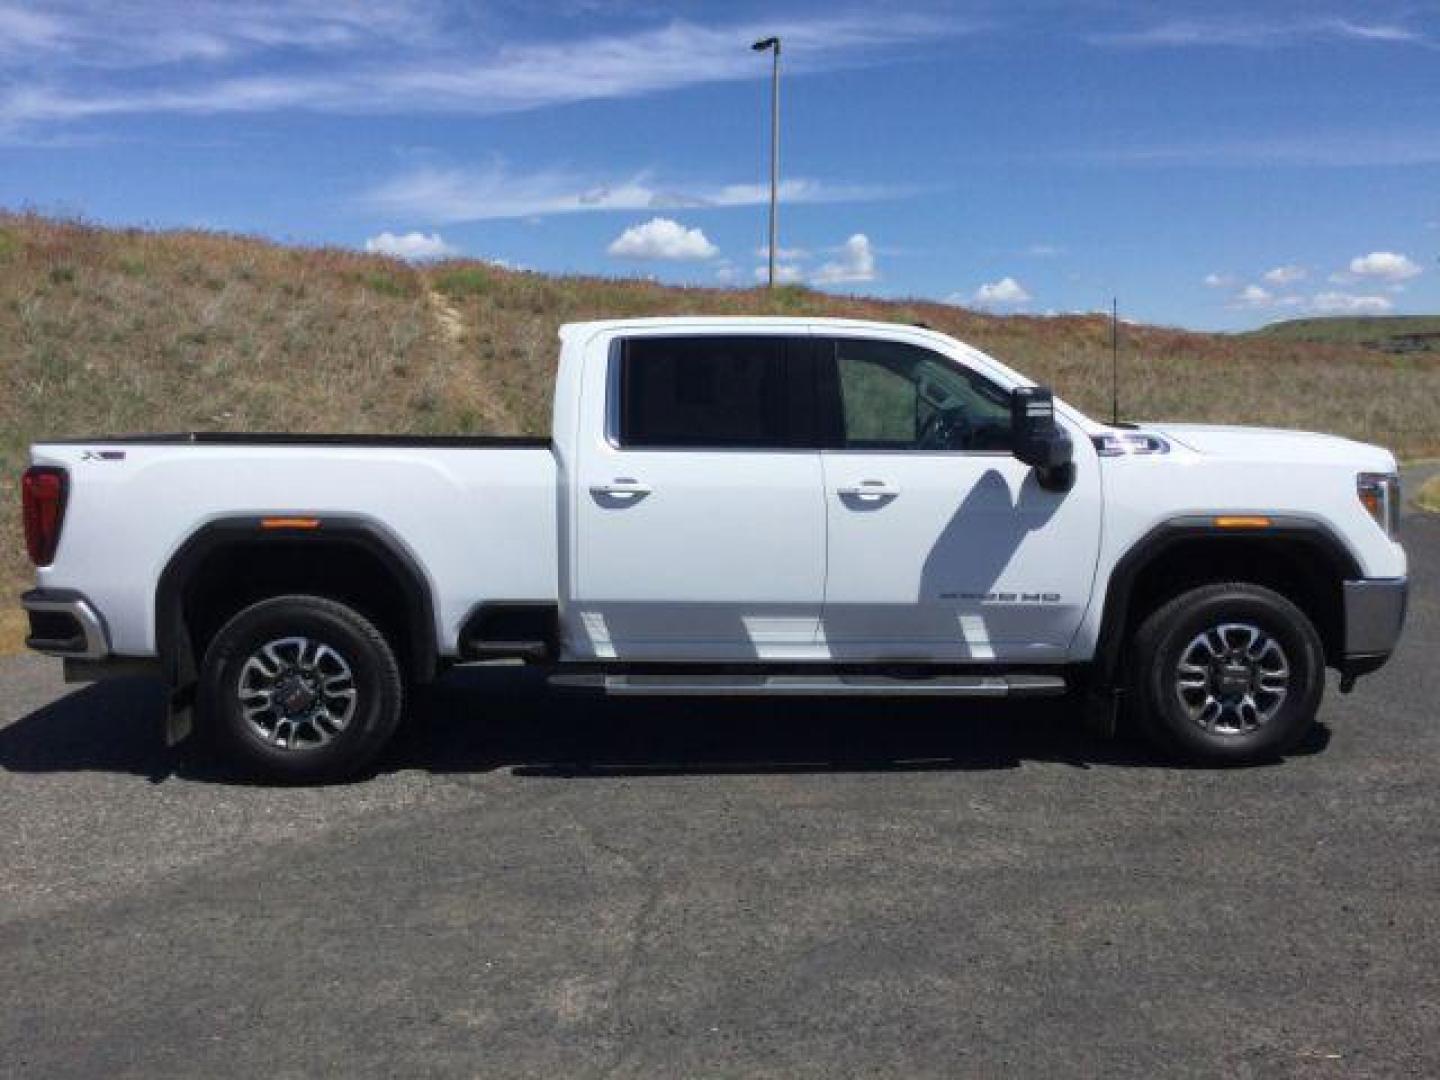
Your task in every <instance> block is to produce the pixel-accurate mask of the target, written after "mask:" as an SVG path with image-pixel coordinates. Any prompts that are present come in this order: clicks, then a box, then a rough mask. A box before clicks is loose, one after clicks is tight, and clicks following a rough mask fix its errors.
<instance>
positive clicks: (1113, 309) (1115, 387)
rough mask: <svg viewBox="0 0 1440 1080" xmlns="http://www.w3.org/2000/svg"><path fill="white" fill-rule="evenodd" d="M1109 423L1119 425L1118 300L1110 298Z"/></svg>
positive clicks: (1115, 297)
mask: <svg viewBox="0 0 1440 1080" xmlns="http://www.w3.org/2000/svg"><path fill="white" fill-rule="evenodd" d="M1110 423H1111V424H1115V425H1118V424H1119V423H1120V298H1119V297H1118V296H1114V297H1111V298H1110Z"/></svg>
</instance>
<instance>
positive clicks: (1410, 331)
mask: <svg viewBox="0 0 1440 1080" xmlns="http://www.w3.org/2000/svg"><path fill="white" fill-rule="evenodd" d="M1253 336H1255V337H1261V338H1271V339H1275V340H1280V341H1309V342H1315V343H1317V344H1326V345H1359V346H1361V347H1362V348H1366V349H1378V350H1380V351H1381V352H1387V353H1397V354H1406V353H1440V316H1432V315H1389V316H1382V317H1375V318H1364V319H1345V318H1327V319H1290V320H1288V321H1286V322H1278V323H1271V324H1270V325H1269V326H1267V327H1265V328H1263V329H1261V330H1257V331H1255V333H1254V335H1253Z"/></svg>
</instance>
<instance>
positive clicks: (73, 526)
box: [32, 432, 558, 656]
mask: <svg viewBox="0 0 1440 1080" xmlns="http://www.w3.org/2000/svg"><path fill="white" fill-rule="evenodd" d="M32 457H33V460H34V462H35V463H36V464H42V465H51V466H59V467H62V468H64V469H66V470H67V471H68V473H69V477H70V495H69V504H68V508H67V510H66V514H65V519H66V524H65V527H64V531H63V533H62V536H61V540H60V546H59V549H58V550H57V552H56V556H55V560H54V562H53V564H52V565H50V566H47V567H43V568H41V569H40V570H39V571H38V572H37V574H36V579H37V584H38V585H40V586H41V587H43V588H48V589H79V590H82V591H84V592H85V594H86V595H87V596H88V597H89V599H90V600H91V601H92V602H93V603H94V604H95V605H96V606H97V608H98V609H99V610H100V611H102V612H104V614H105V618H106V620H107V623H108V629H109V633H110V638H111V644H112V646H113V649H114V651H115V653H117V654H118V655H122V656H148V655H152V654H153V652H154V649H155V646H156V638H155V618H154V613H155V603H156V582H157V581H158V580H159V579H160V576H161V574H162V573H163V571H164V568H165V566H166V564H167V563H168V561H169V560H170V559H171V557H172V556H174V555H175V553H176V551H178V550H179V548H180V546H181V545H182V544H183V543H184V542H185V541H186V539H187V537H189V536H190V534H191V533H193V532H194V531H195V530H196V529H198V528H201V527H202V526H206V525H208V524H210V523H213V522H216V521H220V520H223V519H226V518H233V517H241V518H243V517H246V516H263V515H278V516H281V517H284V516H290V515H299V516H316V517H322V518H323V517H326V516H330V515H338V516H340V517H344V518H346V519H349V520H360V521H363V522H370V523H373V524H374V525H375V526H376V527H378V528H380V529H382V530H383V531H384V532H385V533H386V534H387V535H388V536H389V537H390V539H391V540H392V541H393V542H394V543H395V544H396V545H398V546H399V547H400V548H402V549H403V550H405V551H406V552H407V553H408V554H409V556H410V557H411V558H412V559H413V560H414V562H415V563H416V564H417V566H418V567H419V570H420V572H421V573H422V574H423V576H424V577H425V579H426V581H427V583H428V585H429V587H430V589H431V592H432V594H433V601H434V612H435V618H436V637H437V639H438V642H439V647H440V649H441V652H442V654H446V655H448V654H449V653H450V652H452V651H453V650H454V647H455V643H456V642H457V640H458V635H459V628H460V626H461V624H462V623H463V622H464V620H465V617H466V616H467V614H468V613H469V612H470V610H471V609H472V608H473V607H474V606H475V605H476V604H478V603H481V602H483V601H525V602H533V601H548V602H552V603H553V602H555V600H556V599H557V589H558V585H557V566H558V554H557V532H556V496H557V483H556V465H555V455H554V452H553V450H552V447H551V442H550V440H549V439H546V438H516V437H510V436H484V435H482V436H476V435H459V436H435V435H351V434H312V435H291V434H269V433H239V432H188V433H182V434H171V435H131V436H122V437H119V438H110V437H98V438H81V439H57V440H46V441H43V442H39V443H37V444H36V445H35V446H34V447H33V448H32Z"/></svg>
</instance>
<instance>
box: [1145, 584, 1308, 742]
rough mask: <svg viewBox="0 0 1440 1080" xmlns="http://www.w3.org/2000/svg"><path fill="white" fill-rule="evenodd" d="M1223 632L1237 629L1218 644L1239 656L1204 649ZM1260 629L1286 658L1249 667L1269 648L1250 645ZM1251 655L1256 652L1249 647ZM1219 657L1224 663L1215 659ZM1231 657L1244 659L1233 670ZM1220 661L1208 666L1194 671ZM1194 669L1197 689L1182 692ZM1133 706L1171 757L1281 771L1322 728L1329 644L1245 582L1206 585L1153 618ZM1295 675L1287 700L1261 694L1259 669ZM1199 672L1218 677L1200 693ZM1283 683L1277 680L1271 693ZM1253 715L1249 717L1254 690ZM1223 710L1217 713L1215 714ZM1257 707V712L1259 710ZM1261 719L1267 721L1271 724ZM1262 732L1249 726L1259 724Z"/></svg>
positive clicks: (1299, 615) (1272, 657) (1295, 613)
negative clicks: (1210, 719)
mask: <svg viewBox="0 0 1440 1080" xmlns="http://www.w3.org/2000/svg"><path fill="white" fill-rule="evenodd" d="M1221 626H1232V627H1237V628H1238V627H1245V628H1246V629H1245V630H1240V629H1236V630H1234V631H1232V633H1231V634H1230V635H1229V638H1228V640H1225V639H1223V638H1216V637H1212V638H1210V639H1209V641H1210V642H1218V643H1220V644H1222V645H1228V646H1231V647H1232V648H1234V647H1237V646H1238V649H1236V650H1235V652H1234V653H1232V654H1227V653H1225V652H1224V650H1217V649H1213V648H1212V646H1211V645H1210V644H1198V645H1197V644H1196V643H1197V641H1198V640H1199V639H1200V638H1201V637H1202V635H1205V634H1206V632H1207V631H1210V630H1212V629H1213V628H1218V627H1221ZM1250 628H1253V629H1254V630H1256V631H1258V632H1259V633H1260V634H1261V635H1264V636H1265V637H1268V638H1269V639H1270V640H1271V641H1273V642H1274V643H1275V644H1276V645H1277V646H1278V648H1279V650H1280V653H1279V654H1278V661H1277V659H1276V656H1277V654H1275V653H1274V652H1267V653H1266V656H1265V659H1264V662H1263V664H1261V665H1258V666H1257V665H1254V664H1251V665H1250V675H1249V682H1248V683H1247V682H1246V681H1245V675H1244V670H1245V668H1246V666H1247V664H1246V661H1245V659H1244V658H1243V657H1242V656H1241V655H1240V654H1245V655H1249V654H1250V653H1251V652H1252V651H1253V650H1254V649H1256V648H1260V647H1261V646H1258V645H1256V644H1254V643H1255V642H1257V641H1259V640H1260V639H1253V638H1249V637H1248V634H1247V631H1248V629H1250ZM1247 646H1248V647H1247ZM1216 653H1219V655H1218V656H1216V655H1215V654H1216ZM1226 655H1235V656H1236V659H1235V660H1234V661H1233V662H1232V661H1228V660H1226V659H1225V656H1226ZM1212 656H1214V657H1215V659H1214V660H1213V661H1211V664H1210V665H1209V666H1205V665H1200V664H1198V663H1194V661H1197V660H1199V659H1201V658H1208V657H1212ZM1182 658H1183V659H1185V660H1186V661H1187V662H1190V663H1189V664H1188V667H1189V675H1188V680H1189V683H1188V687H1187V689H1185V690H1184V691H1183V692H1182V676H1181V673H1180V665H1181V662H1182ZM1131 659H1132V663H1131V679H1130V700H1131V703H1132V709H1131V715H1132V716H1133V718H1134V719H1135V721H1136V726H1137V727H1138V728H1139V730H1140V731H1141V732H1142V733H1143V734H1144V735H1146V736H1147V737H1148V738H1149V739H1150V741H1151V742H1153V743H1154V744H1155V745H1156V746H1158V747H1159V748H1160V749H1161V750H1162V751H1165V752H1168V753H1170V754H1174V755H1178V756H1179V757H1181V758H1183V759H1186V760H1189V761H1194V762H1201V763H1208V764H1230V765H1243V764H1252V763H1255V762H1262V761H1273V760H1275V759H1276V758H1278V757H1280V756H1282V755H1284V754H1285V753H1287V752H1289V751H1290V750H1293V749H1294V748H1295V746H1296V745H1297V744H1298V743H1299V742H1300V741H1301V740H1302V739H1303V738H1304V737H1305V735H1306V733H1307V732H1308V731H1309V730H1310V728H1311V726H1312V725H1313V724H1314V722H1315V714H1316V713H1317V712H1318V711H1319V709H1320V699H1321V696H1322V695H1323V693H1324V690H1325V650H1324V647H1323V645H1322V644H1321V641H1320V635H1319V634H1318V633H1317V632H1316V630H1315V627H1314V626H1313V625H1312V624H1311V622H1310V620H1309V619H1308V618H1307V617H1306V615H1305V613H1304V612H1303V611H1301V610H1300V609H1299V608H1298V607H1296V606H1295V605H1294V604H1292V603H1291V602H1290V601H1289V600H1287V599H1285V597H1283V596H1281V595H1280V594H1279V593H1277V592H1274V591H1272V590H1270V589H1266V588H1263V587H1262V586H1259V585H1252V584H1248V583H1245V582H1226V583H1222V584H1215V585H1205V586H1202V587H1201V588H1198V589H1192V590H1190V591H1189V592H1186V593H1182V594H1181V595H1180V596H1177V597H1175V598H1174V599H1173V600H1171V601H1169V602H1168V603H1166V604H1164V605H1163V606H1161V607H1159V608H1157V609H1156V610H1155V611H1153V612H1152V613H1151V614H1150V615H1149V616H1148V617H1147V618H1146V619H1145V621H1144V622H1143V623H1141V625H1140V628H1139V630H1138V631H1137V632H1136V634H1135V637H1134V639H1133V641H1132V644H1131ZM1281 664H1283V666H1284V668H1285V670H1286V671H1288V678H1287V679H1286V680H1285V687H1286V690H1285V694H1284V696H1283V697H1281V698H1279V699H1278V700H1277V698H1276V696H1275V695H1274V693H1273V692H1272V691H1265V692H1257V691H1255V689H1254V688H1255V687H1257V686H1259V685H1260V682H1259V674H1261V672H1260V671H1259V668H1260V667H1264V668H1267V669H1270V670H1277V671H1278V670H1279V665H1281ZM1197 668H1200V669H1203V670H1205V671H1207V672H1208V673H1209V674H1208V675H1207V676H1206V678H1205V679H1204V680H1203V685H1202V686H1199V687H1197V686H1196V685H1195V684H1196V683H1197V682H1199V681H1200V676H1198V675H1196V674H1194V672H1195V670H1196V669H1197ZM1279 681H1280V680H1279V679H1278V678H1272V679H1270V681H1269V682H1268V684H1267V685H1270V686H1274V685H1276V684H1277V683H1278V682H1279ZM1247 686H1248V687H1249V688H1250V693H1251V698H1250V701H1251V704H1252V706H1253V707H1252V708H1251V709H1250V710H1248V711H1245V710H1242V708H1241V707H1240V705H1239V704H1238V701H1240V700H1243V696H1242V695H1243V694H1244V693H1246V692H1247V691H1246V689H1245V688H1246V687H1247ZM1210 700H1214V701H1215V702H1216V706H1213V707H1212V706H1210V705H1209V701H1210ZM1256 703H1258V706H1257V705H1256ZM1215 707H1219V708H1221V709H1222V710H1223V711H1222V713H1221V714H1220V716H1221V720H1220V722H1219V723H1218V724H1216V725H1215V726H1211V727H1207V726H1206V725H1205V724H1204V723H1203V722H1202V721H1201V720H1200V719H1198V718H1197V715H1206V714H1213V709H1214V708H1215ZM1262 712H1268V714H1269V715H1266V716H1264V717H1263V718H1262V716H1261V714H1262ZM1252 718H1253V721H1254V726H1247V724H1248V723H1249V722H1250V721H1251V720H1252Z"/></svg>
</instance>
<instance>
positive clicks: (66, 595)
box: [20, 589, 110, 660]
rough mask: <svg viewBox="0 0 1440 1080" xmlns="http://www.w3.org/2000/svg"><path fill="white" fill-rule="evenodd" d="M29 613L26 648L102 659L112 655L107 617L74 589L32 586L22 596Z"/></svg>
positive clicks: (50, 654) (60, 654)
mask: <svg viewBox="0 0 1440 1080" xmlns="http://www.w3.org/2000/svg"><path fill="white" fill-rule="evenodd" d="M20 605H21V606H22V607H23V608H24V609H25V611H26V613H27V614H28V615H29V616H30V634H29V636H28V637H27V638H26V639H25V645H26V647H27V648H31V649H34V650H35V651H36V652H41V653H45V654H46V655H48V656H63V657H69V658H72V659H80V660H99V659H101V658H103V657H106V656H109V655H110V635H109V633H108V632H107V631H106V629H105V619H104V618H103V617H102V616H101V614H100V612H99V611H97V610H96V608H95V605H94V604H92V603H90V601H89V600H87V599H86V598H85V596H84V595H83V594H82V593H78V592H76V591H74V590H73V589H31V590H30V591H29V592H27V593H25V594H24V595H23V596H21V597H20Z"/></svg>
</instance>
